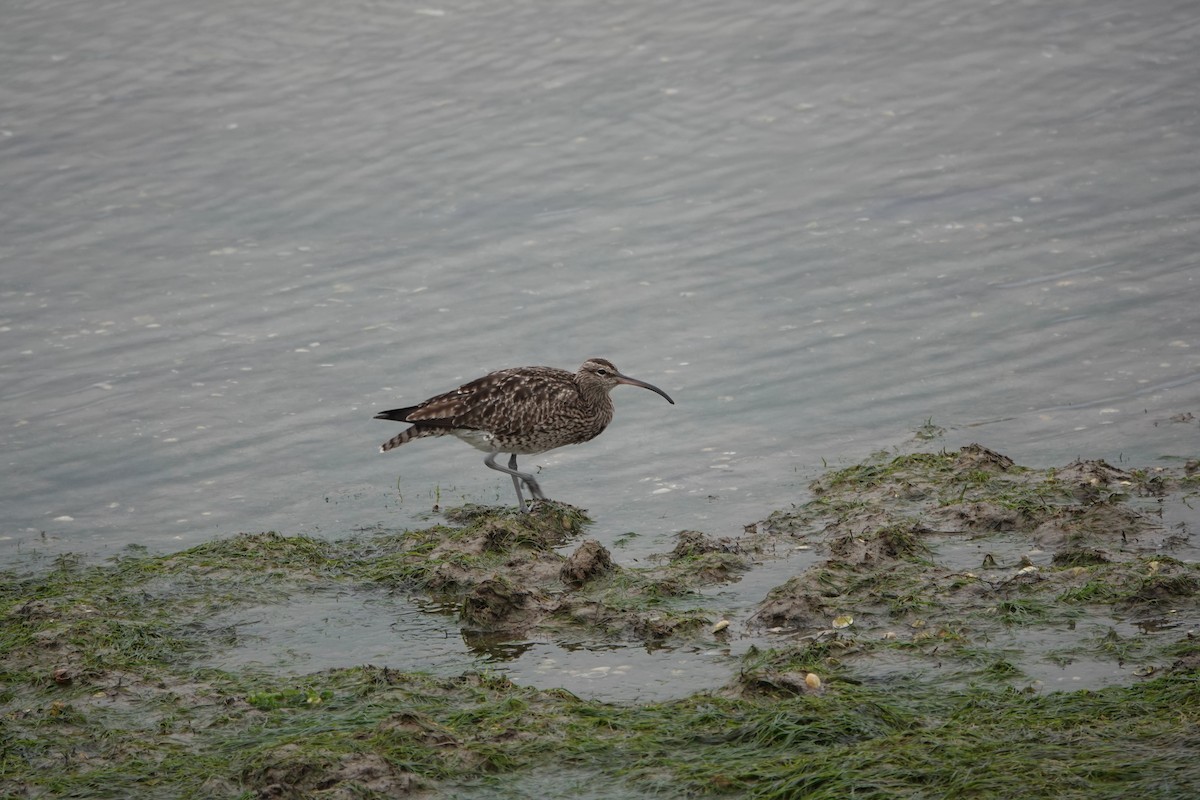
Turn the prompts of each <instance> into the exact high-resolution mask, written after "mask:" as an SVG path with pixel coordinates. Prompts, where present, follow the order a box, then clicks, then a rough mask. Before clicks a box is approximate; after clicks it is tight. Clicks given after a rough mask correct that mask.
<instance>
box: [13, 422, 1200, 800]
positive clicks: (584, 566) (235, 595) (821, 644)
mask: <svg viewBox="0 0 1200 800" xmlns="http://www.w3.org/2000/svg"><path fill="white" fill-rule="evenodd" d="M811 491H812V498H811V499H809V500H807V501H805V502H803V503H799V504H797V505H795V506H793V507H790V508H787V509H781V510H779V511H777V512H775V513H774V514H772V515H770V516H769V517H768V518H766V519H764V520H762V521H760V522H758V523H755V524H752V525H748V526H747V527H746V530H745V531H741V532H738V534H737V535H736V536H710V535H707V534H705V533H701V532H697V531H682V532H680V534H679V536H678V537H677V542H676V545H675V547H674V548H673V549H672V550H671V551H669V552H665V553H663V554H662V557H661V558H660V559H657V560H656V561H655V562H654V563H653V564H652V565H650V566H643V567H627V566H622V565H621V564H619V563H618V561H619V559H614V558H613V556H612V555H611V554H610V552H609V551H608V550H607V549H606V548H605V547H604V546H602V544H601V543H599V542H596V541H594V540H591V539H587V538H585V537H586V528H587V519H586V516H585V515H584V514H583V513H582V512H580V511H579V510H578V509H573V508H571V507H569V506H562V505H557V504H544V505H542V506H540V507H539V508H538V509H537V511H536V512H535V513H533V514H528V515H519V514H515V513H512V512H510V511H505V510H498V509H487V508H465V509H456V510H453V511H452V512H450V513H448V515H447V523H446V524H444V525H438V526H433V527H430V528H427V529H422V530H416V531H402V532H379V533H374V534H362V535H359V536H355V537H351V538H348V539H345V540H341V541H325V540H321V539H316V538H311V537H305V536H287V535H281V534H278V533H263V534H243V535H239V536H236V537H232V538H229V539H224V540H219V541H214V542H210V543H207V544H204V545H201V546H199V547H194V548H191V549H189V550H185V551H182V552H179V553H174V554H169V555H155V554H148V553H144V552H129V553H127V554H124V555H122V556H120V557H118V558H114V559H111V560H109V561H107V562H104V563H91V562H89V561H88V560H87V559H85V558H83V557H71V556H66V557H60V558H58V559H55V560H54V562H53V563H50V564H45V565H43V566H42V567H41V568H39V569H36V570H33V571H31V572H29V573H27V574H25V573H22V574H18V573H13V572H10V573H6V574H2V575H0V796H3V797H13V798H40V797H44V798H51V797H53V798H58V797H95V798H106V797H112V798H126V797H130V798H158V797H162V798H175V797H180V798H260V797H261V798H268V797H297V798H308V797H311V798H383V797H404V796H412V797H463V798H476V797H479V798H484V797H488V798H502V797H503V798H508V797H511V798H520V797H539V798H553V797H563V798H567V797H570V798H573V799H574V800H581V799H584V798H591V797H595V798H601V797H631V798H636V797H668V798H670V797H703V796H712V797H723V796H728V797H762V798H808V797H813V798H847V797H856V798H862V797H869V798H896V797H914V798H916V797H920V798H925V797H930V798H964V797H967V798H991V797H1012V798H1029V797H1055V798H1060V797H1068V798H1069V797H1080V798H1082V797H1087V798H1104V797H1113V798H1116V797H1130V798H1134V797H1136V798H1172V800H1173V799H1174V798H1180V797H1193V796H1200V758H1197V754H1198V753H1200V726H1198V723H1200V643H1198V641H1197V635H1198V634H1197V631H1198V630H1200V602H1198V589H1200V567H1198V566H1197V564H1196V560H1195V558H1194V557H1193V556H1194V554H1195V552H1196V551H1195V550H1194V549H1192V545H1191V543H1190V538H1189V532H1188V530H1187V527H1186V525H1185V524H1183V523H1179V522H1175V521H1174V519H1175V518H1174V517H1173V516H1172V511H1171V509H1172V508H1176V509H1177V508H1179V507H1181V506H1180V504H1182V507H1183V508H1188V507H1190V506H1189V504H1193V503H1194V502H1195V501H1196V500H1197V499H1198V495H1200V480H1198V476H1197V475H1196V465H1195V464H1194V463H1189V464H1187V465H1181V467H1180V468H1179V469H1178V470H1163V469H1158V470H1125V469H1118V468H1115V467H1112V466H1111V465H1108V464H1106V463H1104V462H1100V461H1077V462H1075V463H1073V464H1070V465H1067V466H1065V467H1062V468H1058V469H1051V470H1032V469H1027V468H1023V467H1020V466H1018V465H1015V464H1014V463H1013V462H1012V461H1011V460H1009V459H1007V458H1006V457H1004V456H1002V455H1000V454H998V453H994V452H992V451H990V450H987V449H986V448H983V447H980V446H978V445H973V446H971V447H967V448H963V449H962V450H959V451H956V452H945V451H942V452H936V453H916V454H909V455H901V456H891V455H882V454H881V455H879V456H877V457H875V458H872V459H869V460H868V461H865V462H863V463H862V464H857V465H854V466H852V467H849V468H846V469H842V470H836V471H831V472H829V473H827V474H825V475H823V476H821V477H820V478H819V479H818V480H816V481H815V482H814V483H813V485H812V487H811ZM782 553H788V554H795V553H802V554H804V555H805V558H804V559H803V565H802V566H801V567H798V568H797V569H796V570H795V572H794V574H789V575H786V576H785V577H784V578H783V579H782V580H781V581H780V582H779V583H778V584H777V585H775V586H774V588H772V589H771V590H770V591H768V592H766V593H765V594H764V595H763V596H762V597H759V598H754V599H753V607H752V608H750V609H749V610H748V611H747V612H746V613H744V614H738V615H731V616H730V617H724V615H723V614H722V613H720V611H718V610H717V609H715V608H713V607H712V604H713V602H714V601H713V597H714V593H713V591H711V590H712V589H714V588H716V587H736V586H737V584H738V581H739V579H740V578H741V577H743V576H745V575H746V574H748V573H750V572H752V571H753V570H756V569H758V570H761V569H765V568H767V567H766V566H764V565H769V564H770V563H771V561H772V559H773V558H778V557H780V554H782ZM787 563H788V564H789V565H790V564H794V563H798V562H796V561H794V560H793V561H788V562H787ZM313 587H333V588H336V589H337V590H338V591H341V592H344V593H346V594H347V595H348V596H353V595H355V594H356V593H379V592H396V593H403V594H406V595H411V596H417V597H422V598H427V599H428V601H429V602H430V603H433V604H436V605H437V606H438V607H439V608H443V609H445V608H449V609H453V613H454V614H455V615H456V617H457V620H458V624H459V625H460V626H461V628H462V629H463V630H464V631H470V632H474V633H478V634H486V635H488V636H492V637H496V638H499V639H505V638H509V639H513V640H519V639H520V638H522V637H525V636H528V635H531V634H539V635H545V634H549V635H564V636H570V637H573V638H574V639H576V640H593V641H622V642H636V643H639V644H643V645H645V646H647V647H658V646H673V645H680V644H685V643H688V642H714V641H718V642H719V641H721V640H728V638H729V637H737V638H738V639H739V640H741V641H750V642H752V645H751V646H750V647H748V648H744V649H743V654H742V655H741V657H740V661H739V663H738V664H736V665H733V666H731V669H730V671H729V679H728V681H727V682H725V683H723V684H721V685H716V686H711V687H706V688H705V689H703V690H701V691H697V692H695V693H693V694H691V695H690V696H688V697H686V698H683V699H679V700H675V701H671V702H663V703H640V704H634V703H630V704H612V703H601V702H596V701H591V700H586V699H581V698H579V697H576V696H574V695H571V694H570V693H568V692H565V691H563V690H556V689H545V690H539V689H534V688H529V687H525V686H520V685H516V684H514V683H512V682H511V681H509V680H508V679H507V678H505V677H504V676H502V675H500V674H497V673H486V672H485V673H468V674H462V675H454V676H445V675H441V676H439V675H433V674H426V673H412V672H399V671H396V670H393V669H388V668H387V667H386V666H371V665H357V664H346V665H345V666H344V667H343V668H338V669H332V670H323V671H319V672H313V673H310V674H304V675H291V676H287V677H281V675H280V674H279V673H278V672H277V671H276V672H272V671H270V670H266V669H252V668H247V669H236V670H234V669H218V668H214V667H212V666H211V665H212V664H214V663H220V658H219V654H220V653H221V652H223V651H228V650H229V649H230V648H233V647H236V646H237V645H238V644H239V637H240V636H242V634H241V633H240V631H239V629H238V627H237V626H233V625H228V624H225V623H223V622H221V620H223V619H227V618H228V612H229V611H230V610H231V609H238V608H244V607H248V606H250V605H253V606H255V607H270V605H271V604H272V603H279V604H282V603H286V602H295V601H296V598H297V597H300V598H303V597H304V596H305V594H306V592H309V591H311V590H312V589H313ZM214 655H215V656H216V657H215V658H214ZM1065 668H1069V670H1067V671H1069V672H1070V673H1071V674H1072V675H1075V676H1077V677H1079V678H1081V680H1082V683H1083V685H1086V686H1088V687H1089V688H1077V687H1075V686H1072V685H1070V684H1067V685H1065V686H1059V685H1055V684H1054V683H1052V681H1053V680H1054V678H1053V676H1055V675H1061V674H1063V673H1064V669H1065ZM630 679H631V680H636V676H631V678H630Z"/></svg>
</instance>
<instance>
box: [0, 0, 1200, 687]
mask: <svg viewBox="0 0 1200 800" xmlns="http://www.w3.org/2000/svg"><path fill="white" fill-rule="evenodd" d="M1198 40H1200V17H1198V16H1197V15H1196V13H1195V6H1194V3H1191V2H1187V1H1186V0H1149V1H1148V2H1145V3H1141V4H1138V5H1137V6H1136V7H1133V6H1130V5H1129V4H1128V3H1120V2H1116V1H1115V0H1087V2H1084V0H1065V1H1064V2H1058V3H1036V2H1010V3H991V2H982V0H966V2H961V1H960V2H948V1H947V0H917V2H910V3H904V4H895V3H887V2H881V0H863V1H862V2H844V1H843V2H836V3H833V2H806V3H795V2H760V3H728V2H707V1H704V2H688V3H683V2H659V3H640V2H625V1H620V2H609V3H591V2H588V3H584V2H559V3H533V2H518V3H507V4H496V3H479V2H453V3H437V4H432V5H428V6H422V5H420V4H415V5H414V4H390V3H345V4H342V3H338V4H329V3H315V2H303V1H302V0H271V1H270V2H266V1H265V0H237V2H232V0H212V1H211V2H205V3H182V2H172V0H165V1H164V0H155V2H150V1H149V0H113V1H112V2H98V1H97V0H86V2H84V1H83V0H61V1H59V2H44V1H39V2H33V1H32V0H23V1H19V2H13V3H9V4H7V6H6V10H5V15H4V24H3V25H2V26H0V76H2V77H0V181H2V184H3V192H2V194H0V343H2V348H0V454H2V455H0V463H2V464H3V465H4V476H3V482H2V487H0V525H2V527H0V567H4V566H11V565H13V564H20V563H21V562H22V559H24V558H27V557H28V556H29V555H30V554H46V553H54V552H61V551H74V552H82V553H88V554H92V555H95V556H97V557H104V556H106V555H111V554H114V553H117V552H120V551H121V550H122V549H123V548H125V547H126V546H128V545H130V544H140V545H145V546H147V547H149V548H151V549H152V550H155V551H162V550H174V549H179V548H183V547H187V546H190V545H193V544H197V543H200V542H204V541H208V540H210V539H212V538H214V537H218V536H227V535H231V534H233V533H236V532H238V531H259V530H271V529H274V530H279V531H284V532H288V533H313V534H317V535H322V536H328V537H331V538H340V537H344V536H347V535H350V534H352V533H354V532H355V531H361V530H367V531H373V530H378V529H388V530H391V529H397V528H405V527H411V526H417V525H425V524H428V520H429V519H430V509H431V507H432V506H433V504H434V503H435V502H437V501H440V502H441V504H442V505H454V504H458V503H461V502H482V503H497V502H500V503H508V502H510V501H511V498H510V495H511V491H512V490H511V484H510V483H508V479H507V477H505V476H503V475H501V474H499V473H495V472H492V471H490V470H487V469H486V468H485V467H484V466H483V464H482V463H481V462H482V459H481V454H480V453H478V452H477V451H474V450H473V449H471V448H469V447H466V446H464V445H462V444H460V443H458V442H456V441H448V440H433V441H422V442H416V443H413V444H411V445H407V446H405V447H404V448H401V449H400V450H397V451H394V452H391V453H388V454H386V455H380V454H378V453H377V452H376V451H377V447H378V444H379V443H380V442H382V441H383V440H384V439H387V438H388V437H390V436H391V435H393V434H394V433H396V432H397V430H398V426H396V425H395V424H390V423H384V422H380V421H375V420H373V419H371V417H372V415H373V414H374V413H375V412H376V411H378V410H381V409H385V408H392V407H395V406H397V405H402V404H410V403H413V402H417V401H419V400H421V399H424V398H425V397H427V396H429V395H431V394H433V393H436V392H440V391H444V390H447V389H450V388H453V387H454V386H456V385H458V383H460V382H462V381H465V380H469V379H471V378H474V377H477V376H479V375H482V374H483V373H485V372H487V371H490V370H493V369H498V368H502V367H510V366H520V365H524V364H549V365H554V366H559V367H564V368H568V369H574V368H575V367H576V366H577V365H578V364H579V363H580V362H581V361H582V360H583V359H584V358H586V357H589V356H604V357H607V358H610V359H612V360H613V361H615V362H616V364H617V365H618V367H620V368H621V369H622V370H623V371H624V372H626V373H628V374H630V375H633V376H635V377H638V378H641V379H643V380H647V381H651V382H653V383H655V384H657V385H659V386H661V387H662V388H663V389H665V390H666V391H667V392H669V393H670V394H671V395H672V396H673V397H674V398H675V400H676V402H677V405H675V406H670V405H668V404H666V403H665V402H663V401H662V399H661V398H659V397H657V396H656V395H654V394H652V393H649V392H645V391H642V390H638V389H632V388H628V387H624V388H619V389H618V390H617V391H616V392H615V394H614V399H615V401H616V403H617V406H618V410H617V417H616V421H615V422H614V423H613V425H612V426H611V427H610V428H609V430H608V431H606V432H605V434H604V435H603V436H602V437H600V438H599V439H597V440H596V441H594V442H591V443H589V444H586V445H583V446H581V447H577V448H569V449H565V450H560V451H556V452H553V453H550V454H546V455H543V456H539V457H533V458H531V457H527V458H526V459H525V460H524V461H523V462H522V463H523V465H524V466H528V467H531V468H532V467H540V468H541V473H540V479H541V482H542V486H543V488H544V489H545V490H546V491H547V493H548V494H549V495H550V496H552V497H554V498H556V499H559V500H563V501H566V502H570V503H573V504H575V505H579V506H582V507H585V508H587V509H589V511H590V513H591V515H592V516H593V517H594V518H595V519H596V520H597V522H596V525H595V526H594V528H593V529H592V531H591V535H593V536H595V537H596V538H598V539H600V540H601V541H602V542H604V543H606V544H611V542H612V541H613V540H614V539H616V537H618V536H620V535H621V534H624V533H626V532H630V531H635V532H637V533H639V534H640V536H639V537H637V539H635V540H634V541H635V542H636V544H635V545H634V546H633V547H631V548H628V549H625V550H622V551H620V552H619V553H618V555H619V558H620V560H623V561H624V562H626V563H640V562H641V561H642V560H643V559H645V558H646V557H647V556H648V555H649V554H650V553H652V552H656V551H662V550H664V549H668V548H669V547H670V545H671V541H672V540H671V536H672V534H673V533H674V532H676V531H679V530H681V529H687V528H692V529H700V530H703V531H705V532H707V533H709V534H711V535H715V536H730V535H736V534H737V533H738V532H740V531H741V530H742V527H743V526H744V525H745V524H747V523H750V522H753V521H755V520H757V519H761V518H762V517H764V516H766V514H768V513H769V512H770V511H771V510H773V509H776V508H780V507H786V506H787V505H789V504H790V503H792V502H798V501H802V500H804V499H805V497H806V489H805V487H806V485H807V482H808V481H809V480H810V479H811V478H812V477H813V476H815V475H816V474H818V473H819V472H821V471H822V469H823V468H824V465H826V464H829V465H837V464H845V463H849V462H852V461H855V460H858V459H860V458H862V457H863V456H865V455H867V454H869V453H871V452H874V451H876V450H879V449H883V448H889V447H896V446H905V445H906V443H908V442H910V440H911V439H912V437H913V431H914V430H916V429H918V428H920V427H921V426H922V425H924V424H925V423H926V422H927V421H929V420H931V421H932V423H933V424H934V425H937V426H940V427H942V428H945V429H946V434H945V436H944V437H942V438H941V439H939V440H937V441H935V442H934V443H932V445H931V446H934V447H939V446H945V447H956V446H959V445H961V444H965V443H968V442H971V441H979V442H982V443H984V444H986V445H987V446H989V447H991V448H993V449H996V450H999V451H1001V452H1003V453H1005V454H1007V455H1009V456H1011V457H1013V458H1014V459H1016V460H1017V461H1018V462H1019V463H1023V464H1029V465H1035V466H1036V465H1053V464H1062V463H1065V462H1067V461H1070V460H1072V459H1073V458H1075V457H1077V456H1083V457H1089V458H1105V459H1108V460H1109V461H1111V462H1113V463H1120V464H1126V465H1128V464H1136V465H1141V466H1147V465H1148V466H1153V465H1156V464H1177V463H1178V460H1179V459H1182V458H1188V457H1195V456H1196V454H1197V450H1198V449H1200V448H1198V445H1200V427H1198V426H1197V424H1196V422H1195V421H1194V420H1192V421H1186V416H1182V417H1181V416H1179V415H1186V414H1187V413H1194V414H1196V415H1197V416H1200V291H1198V290H1200V277H1198V276H1200V270H1197V268H1196V266H1197V262H1198V261H1200V256H1198V255H1197V250H1198V247H1197V241H1198V237H1197V233H1198V232H1200V188H1198V181H1197V176H1198V175H1200V89H1198V88H1197V87H1198V86H1200V48H1197V46H1196V43H1197V41H1198ZM1173 417H1176V418H1180V419H1184V420H1185V421H1182V422H1174V421H1172V418H1173ZM758 599H761V594H760V595H758V596H757V597H748V596H747V597H742V598H740V599H738V600H737V601H731V602H733V604H734V605H738V604H745V603H753V602H755V601H757V600H758ZM409 616H411V619H412V620H414V621H413V622H412V624H411V625H410V626H408V627H407V628H406V630H407V633H406V635H407V636H408V637H409V638H412V637H417V638H418V639H419V638H420V636H421V635H422V631H423V630H425V628H424V627H422V626H423V625H427V626H428V631H429V633H428V635H429V637H431V640H432V639H433V638H437V637H442V638H445V636H446V623H445V621H444V620H441V618H439V617H437V615H428V614H415V615H409ZM406 618H408V617H406ZM423 620H424V621H426V622H423ZM451 627H452V626H451ZM372 635H378V634H377V633H374V634H372ZM310 645H311V647H312V648H317V649H318V650H319V643H317V644H311V643H310ZM277 646H280V647H288V646H290V644H288V643H287V642H283V643H282V644H277ZM545 647H548V648H551V650H552V649H553V648H552V646H551V645H545ZM533 649H534V650H537V649H538V648H533ZM454 652H455V653H457V654H458V655H457V656H455V658H460V659H462V660H463V661H464V663H467V662H471V660H472V659H475V658H477V656H476V655H475V654H473V653H472V652H471V651H470V649H469V648H467V647H463V646H458V647H457V649H456V650H455V651H454ZM566 653H567V651H566V650H562V652H557V653H556V652H549V651H545V652H541V653H540V654H538V656H537V658H540V659H542V660H543V661H544V660H545V659H546V658H557V657H559V656H563V657H565V654H566ZM680 657H682V656H681V655H680V654H679V653H673V654H669V655H664V656H663V658H662V660H663V661H664V662H667V661H669V660H670V659H672V658H680ZM314 658H316V661H317V662H318V663H320V664H324V663H325V661H324V660H322V658H321V657H320V653H317V654H316V655H315V656H314ZM524 658H525V657H522V658H521V659H517V660H516V661H514V664H515V665H516V667H515V668H517V669H519V670H524V671H523V672H521V675H522V677H527V676H529V675H532V674H534V673H535V672H536V665H535V663H534V662H531V661H526V660H523V659H524ZM651 660H652V659H651ZM642 661H643V659H639V663H638V669H639V670H648V669H652V668H651V667H648V666H647V665H646V664H645V663H642ZM536 663H542V661H539V662H536ZM522 665H524V666H522ZM585 666H586V664H584V665H579V667H580V668H581V669H582V668H583V667H585ZM668 666H670V665H668ZM668 666H664V669H667V668H668ZM677 666H678V665H674V666H670V668H675V667H677ZM642 674H643V677H644V679H645V680H646V681H647V682H652V681H654V680H658V678H655V677H654V676H651V675H648V674H647V673H645V672H643V673H642ZM551 682H553V681H551ZM679 687H680V684H676V689H677V690H678V688H679ZM683 688H686V687H683Z"/></svg>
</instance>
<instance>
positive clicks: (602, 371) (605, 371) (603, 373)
mask: <svg viewBox="0 0 1200 800" xmlns="http://www.w3.org/2000/svg"><path fill="white" fill-rule="evenodd" d="M596 374H597V375H607V374H608V370H606V369H605V368H604V367H601V368H600V369H598V370H596Z"/></svg>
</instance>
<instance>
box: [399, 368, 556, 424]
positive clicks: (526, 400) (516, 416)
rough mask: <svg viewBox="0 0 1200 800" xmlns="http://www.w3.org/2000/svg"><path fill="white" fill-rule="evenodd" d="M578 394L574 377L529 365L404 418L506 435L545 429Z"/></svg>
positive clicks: (487, 377) (430, 402)
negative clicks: (555, 414)
mask: <svg viewBox="0 0 1200 800" xmlns="http://www.w3.org/2000/svg"><path fill="white" fill-rule="evenodd" d="M576 394H577V390H576V388H575V376H574V375H572V374H571V373H570V372H567V371H565V370H561V369H555V368H553V367H524V368H521V369H507V370H500V371H498V372H493V373H491V374H488V375H484V376H483V377H482V378H477V379H476V380H473V381H471V382H469V383H464V384H463V385H462V386H460V387H458V388H457V389H455V390H454V391H452V392H446V393H444V394H439V395H437V396H436V397H431V398H429V399H428V400H426V401H425V402H423V403H421V404H420V405H417V406H416V407H414V408H413V409H412V410H411V411H409V412H408V414H407V415H406V417H405V421H407V422H412V423H414V424H418V425H422V426H430V427H439V428H469V429H473V430H485V431H491V432H493V433H495V434H497V435H500V436H505V435H508V434H517V433H520V432H525V433H528V432H530V431H535V430H539V429H542V428H543V427H544V426H546V425H549V424H551V423H552V422H553V416H554V410H555V409H556V408H561V407H562V406H563V405H566V404H567V403H566V401H567V400H569V399H570V398H572V397H573V396H575V395H576Z"/></svg>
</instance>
